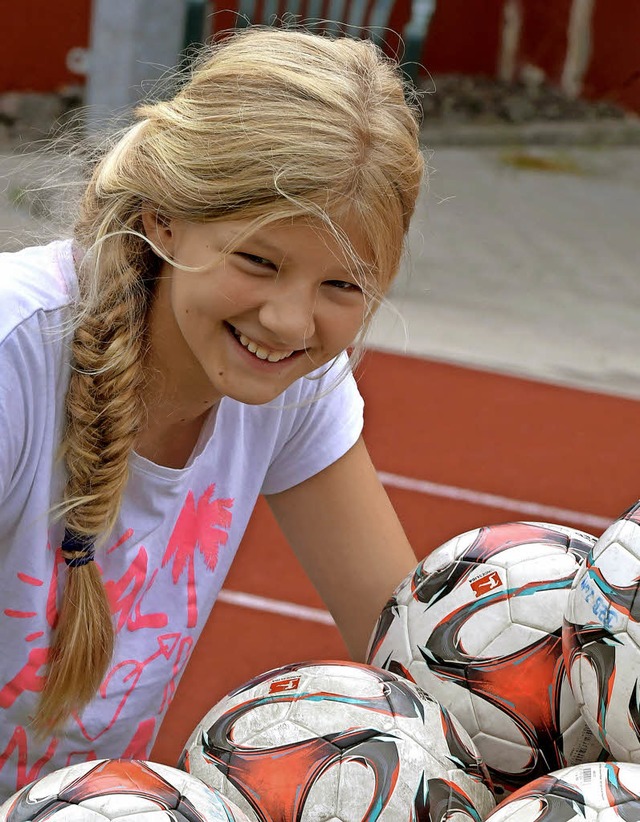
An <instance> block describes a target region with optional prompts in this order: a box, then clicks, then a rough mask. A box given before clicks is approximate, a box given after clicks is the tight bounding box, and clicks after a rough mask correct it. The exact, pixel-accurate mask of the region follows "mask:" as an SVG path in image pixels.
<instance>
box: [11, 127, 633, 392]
mask: <svg viewBox="0 0 640 822" xmlns="http://www.w3.org/2000/svg"><path fill="white" fill-rule="evenodd" d="M429 162H430V166H431V172H430V180H429V184H428V186H427V185H425V190H424V192H423V195H422V197H421V199H420V202H419V205H418V209H417V213H416V216H415V219H414V223H413V227H412V230H411V234H410V238H409V254H408V257H407V260H406V263H405V265H404V267H403V270H402V273H401V275H400V276H399V278H398V281H397V282H396V284H395V285H394V287H393V290H392V292H391V295H390V300H389V306H388V307H387V308H384V309H382V310H381V312H380V313H379V315H378V318H377V320H376V322H375V324H374V327H373V329H372V331H371V335H370V343H371V345H373V346H375V347H378V348H382V349H384V350H388V351H397V352H404V353H409V354H415V355H421V356H425V357H429V358H433V359H438V360H443V361H448V362H453V363H460V364H464V365H470V366H474V367H480V368H487V369H491V370H496V371H499V372H504V373H509V374H516V375H522V376H528V377H533V378H538V379H542V380H546V381H551V382H558V383H562V384H565V385H572V386H577V387H582V388H588V389H594V390H597V391H603V392H607V393H613V394H619V395H623V396H628V397H634V398H640V357H639V356H638V352H640V322H639V321H638V314H639V313H640V272H639V270H638V268H639V265H638V261H639V260H640V253H639V250H638V249H639V246H640V220H639V211H640V146H638V145H636V146H627V147H624V146H620V145H613V146H602V147H597V146H591V147H572V146H571V145H563V146H556V147H549V146H547V147H532V146H529V147H526V146H520V147H519V148H515V147H510V146H509V144H508V141H507V142H505V144H504V145H493V146H487V147H473V146H464V147H462V146H460V147H451V146H443V147H440V148H436V149H435V151H434V152H433V154H432V156H431V157H430V161H429ZM43 170H44V171H45V172H48V171H49V170H50V169H49V166H48V164H47V163H46V162H45V164H44V166H43V165H42V164H38V163H36V165H35V167H34V166H33V165H31V164H28V163H27V164H25V161H24V159H23V158H19V157H16V156H15V154H14V153H12V152H10V151H8V150H7V151H6V152H5V153H4V155H0V249H8V248H15V247H16V246H17V245H18V244H19V243H20V242H23V243H24V241H25V238H26V241H29V240H30V239H38V237H40V236H41V234H42V232H41V229H42V227H43V224H44V222H43V219H42V215H41V208H40V206H39V204H38V200H37V198H35V199H34V197H33V195H27V196H25V193H24V192H25V190H26V189H27V188H28V187H29V185H30V184H31V183H32V181H33V179H34V178H36V177H37V176H38V173H39V172H42V171H43ZM29 207H30V209H31V213H30V212H29ZM21 238H22V239H21Z"/></svg>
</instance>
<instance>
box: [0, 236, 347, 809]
mask: <svg viewBox="0 0 640 822" xmlns="http://www.w3.org/2000/svg"><path fill="white" fill-rule="evenodd" d="M76 291H77V281H76V276H75V272H74V267H73V262H72V257H71V246H70V243H69V242H58V243H53V244H51V245H48V246H44V247H39V248H30V249H25V250H23V251H20V252H17V253H14V254H0V649H1V652H0V801H1V800H2V799H3V798H6V797H7V796H8V795H10V794H11V793H13V792H14V791H15V790H17V789H18V788H19V787H21V786H22V785H24V784H25V783H27V782H28V781H30V780H32V779H35V778H37V777H39V776H41V775H43V774H44V773H46V772H49V771H51V770H54V769H56V768H59V767H63V766H66V765H70V764H73V763H74V762H78V761H85V760H88V759H94V758H96V757H120V756H124V757H135V758H141V759H145V758H148V756H149V752H150V750H151V747H152V744H153V741H154V739H155V737H156V734H157V732H158V729H159V727H160V723H161V721H162V718H163V716H164V714H165V711H166V709H167V707H168V705H169V702H170V701H171V698H172V696H173V693H174V691H175V688H176V685H177V683H178V681H179V679H180V676H181V674H182V671H183V670H184V667H185V665H186V663H187V661H188V659H189V656H190V654H191V651H192V649H193V646H194V644H195V642H196V640H197V638H198V635H199V634H200V631H201V630H202V627H203V625H204V623H205V621H206V619H207V617H208V615H209V612H210V611H211V608H212V606H213V604H214V602H215V600H216V597H217V595H218V592H219V591H220V588H221V586H222V583H223V581H224V578H225V576H226V574H227V571H228V569H229V566H230V565H231V562H232V560H233V557H234V555H235V553H236V550H237V548H238V544H239V543H240V540H241V538H242V535H243V533H244V531H245V527H246V525H247V521H248V520H249V517H250V515H251V512H252V510H253V508H254V505H255V502H256V499H257V497H258V495H259V494H260V493H276V492H279V491H282V490H284V489H286V488H290V487H291V486H293V485H296V484H297V483H299V482H302V481H303V480H305V479H307V478H308V477H310V476H312V475H313V474H315V473H317V472H318V471H320V470H322V469H323V468H325V467H326V466H327V465H329V464H331V463H332V462H334V461H335V460H336V459H338V458H339V457H340V456H341V455H342V454H344V453H345V452H346V451H347V450H348V449H349V448H350V447H351V446H352V445H353V444H354V443H355V441H356V440H357V438H358V436H359V435H360V432H361V429H362V400H361V398H360V396H359V394H358V391H357V388H356V385H355V381H354V379H353V377H352V376H351V375H349V376H348V377H347V378H345V379H344V380H342V382H339V383H338V384H337V385H335V383H336V375H337V374H339V373H340V371H341V368H342V364H343V363H342V362H338V363H337V364H336V365H335V366H334V368H333V369H331V371H329V372H328V373H327V374H326V375H325V376H322V377H321V378H320V379H318V380H308V379H301V380H299V381H298V382H296V383H294V384H293V385H292V386H291V387H290V388H289V389H287V391H285V392H284V394H282V395H281V396H280V397H279V398H278V399H277V400H275V401H274V402H272V403H269V404H267V405H262V406H248V405H243V404H241V403H238V402H235V401H234V400H230V399H228V398H224V399H222V400H221V402H220V403H219V405H218V409H217V414H214V413H212V414H211V416H210V418H209V420H208V421H207V422H206V423H205V425H204V428H203V431H202V434H201V436H200V439H199V441H198V444H197V445H196V448H195V450H194V453H193V454H192V456H191V458H190V460H189V462H188V463H187V465H186V466H185V467H184V468H182V469H172V468H167V467H163V466H159V465H156V464H154V463H152V462H150V461H148V460H146V459H144V458H142V457H140V456H139V455H137V454H135V453H134V454H132V455H131V458H130V477H129V482H128V485H127V488H126V492H125V495H124V500H123V504H122V508H121V512H120V516H119V518H118V521H117V524H116V526H115V528H114V530H113V532H112V533H111V535H110V536H109V538H108V540H107V542H106V544H105V547H104V548H103V549H101V550H99V552H98V555H97V561H98V564H99V566H100V568H101V569H102V574H103V579H104V580H105V584H106V588H107V592H108V595H109V599H110V602H111V607H112V612H113V618H114V625H115V628H116V651H115V655H114V658H113V661H112V664H111V667H110V669H109V672H108V674H107V676H106V678H105V679H104V682H103V683H102V686H101V689H100V691H99V693H98V695H97V696H96V698H95V699H94V700H93V701H92V702H91V704H90V705H89V706H88V707H87V708H86V710H85V711H84V712H83V713H82V714H81V715H79V716H74V717H73V718H72V719H71V720H70V722H69V723H68V726H67V727H66V729H65V732H64V734H60V735H59V737H58V738H55V739H46V740H45V741H44V742H39V741H38V740H37V739H36V738H35V736H34V735H33V734H32V733H31V731H30V717H32V716H33V714H34V712H35V707H36V704H37V700H38V696H39V691H40V690H41V689H42V686H43V675H44V672H45V670H46V668H45V663H46V659H47V652H48V647H49V644H50V639H51V630H52V627H53V626H54V625H55V621H56V617H57V606H58V604H59V602H60V595H61V591H62V584H63V581H64V577H65V573H66V568H65V565H64V561H63V560H62V559H61V556H60V541H61V537H62V532H63V530H64V523H60V522H57V523H53V524H52V523H51V517H50V513H49V512H50V510H51V508H52V506H54V505H55V504H56V503H57V502H59V501H60V498H61V491H62V488H63V484H64V473H63V472H64V469H63V467H62V466H61V465H60V463H59V462H57V461H56V451H57V446H58V443H59V441H60V435H61V431H62V426H63V420H64V397H65V392H66V388H67V385H68V378H69V335H68V332H65V327H64V321H65V320H66V319H68V306H69V303H70V301H71V300H72V299H73V296H74V294H75V293H76ZM332 386H333V387H332ZM329 389H331V390H329ZM321 395H322V396H321ZM315 397H319V398H318V399H317V400H316V401H313V400H314V398H315Z"/></svg>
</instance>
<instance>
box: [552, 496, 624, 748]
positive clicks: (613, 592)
mask: <svg viewBox="0 0 640 822" xmlns="http://www.w3.org/2000/svg"><path fill="white" fill-rule="evenodd" d="M639 590H640V502H637V503H636V504H635V505H634V506H633V507H632V508H630V509H629V511H627V512H626V513H625V514H623V516H622V517H620V518H619V519H618V520H616V521H615V522H614V523H613V524H612V525H610V526H609V528H607V530H606V531H605V532H604V534H603V535H602V536H601V537H600V539H599V540H598V541H597V543H596V544H595V546H594V547H593V549H592V551H591V552H590V553H589V555H588V557H587V559H586V562H585V564H584V566H583V567H582V568H581V569H580V571H579V572H578V573H577V574H576V578H575V580H574V582H573V586H572V588H571V591H570V594H569V600H568V603H567V610H566V614H565V617H566V618H565V626H564V633H563V641H564V648H565V659H566V664H567V671H568V673H569V680H570V683H571V688H572V690H573V693H574V695H575V697H576V700H577V701H578V703H579V705H580V707H581V710H582V713H583V716H584V718H585V720H586V721H587V723H588V724H589V726H590V727H591V729H592V730H593V731H594V733H596V734H597V735H598V736H599V738H600V741H601V742H602V744H603V745H604V746H605V748H607V749H608V750H609V751H610V752H611V755H612V758H613V759H619V760H624V761H627V762H640V685H639V681H638V677H639V676H640V624H639V623H640V596H638V592H639Z"/></svg>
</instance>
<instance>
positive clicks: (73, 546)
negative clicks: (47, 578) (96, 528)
mask: <svg viewBox="0 0 640 822" xmlns="http://www.w3.org/2000/svg"><path fill="white" fill-rule="evenodd" d="M60 547H61V551H62V556H63V557H64V561H65V562H66V563H67V566H68V567H69V568H80V566H81V565H86V564H87V563H88V562H93V559H94V550H93V537H88V536H85V535H84V534H78V533H75V532H74V531H70V530H69V529H68V528H65V532H64V537H63V539H62V545H61V546H60Z"/></svg>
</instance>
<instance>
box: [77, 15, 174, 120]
mask: <svg viewBox="0 0 640 822" xmlns="http://www.w3.org/2000/svg"><path fill="white" fill-rule="evenodd" d="M186 21H187V0H93V8H92V18H91V44H90V48H89V53H88V55H87V91H86V104H87V107H88V108H87V116H86V124H87V131H88V132H89V133H95V132H97V131H100V130H102V129H103V128H105V127H106V126H107V125H108V124H110V123H112V122H113V119H114V117H117V118H122V119H125V118H126V117H127V115H128V113H129V112H130V111H131V108H132V107H133V106H135V105H136V103H138V102H139V101H140V100H141V99H142V98H143V97H144V98H145V99H148V98H149V97H150V96H151V97H159V96H161V95H162V87H161V83H160V82H159V81H161V79H162V77H163V76H164V75H166V73H167V72H168V71H169V70H171V69H173V68H175V66H177V65H178V63H179V61H180V56H181V52H182V49H183V47H184V39H185V27H186Z"/></svg>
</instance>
